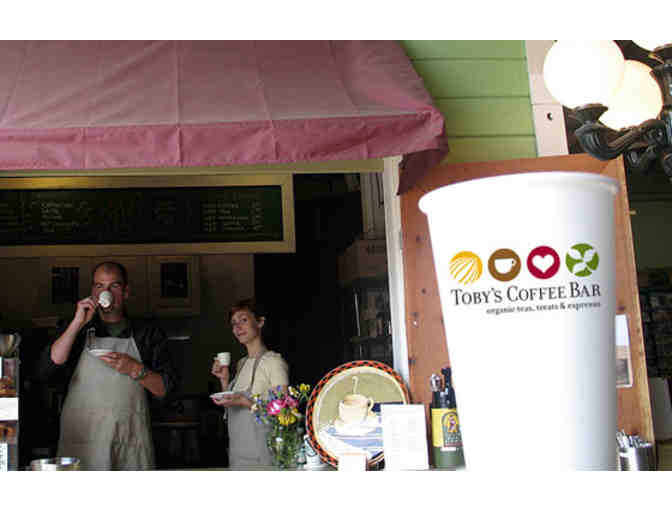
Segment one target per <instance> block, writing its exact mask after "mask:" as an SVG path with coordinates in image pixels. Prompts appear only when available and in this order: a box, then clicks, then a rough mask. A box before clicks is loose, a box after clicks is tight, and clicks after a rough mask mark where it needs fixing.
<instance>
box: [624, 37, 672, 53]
mask: <svg viewBox="0 0 672 510" xmlns="http://www.w3.org/2000/svg"><path fill="white" fill-rule="evenodd" d="M632 42H634V43H635V44H636V45H637V46H639V47H640V48H644V49H645V50H649V51H653V50H654V49H656V48H658V47H660V46H665V45H666V44H672V41H670V40H667V41H664V40H661V39H646V40H645V39H642V40H637V41H635V40H633V41H632Z"/></svg>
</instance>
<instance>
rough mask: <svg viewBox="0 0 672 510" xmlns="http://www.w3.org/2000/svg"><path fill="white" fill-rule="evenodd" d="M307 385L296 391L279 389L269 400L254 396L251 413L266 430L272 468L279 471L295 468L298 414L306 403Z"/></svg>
mask: <svg viewBox="0 0 672 510" xmlns="http://www.w3.org/2000/svg"><path fill="white" fill-rule="evenodd" d="M309 391H310V386H309V385H308V384H300V385H299V386H298V389H297V388H295V387H294V386H289V387H288V389H287V392H283V391H281V389H280V387H279V386H278V387H277V388H275V389H271V390H268V399H267V400H264V399H262V398H261V395H259V394H257V395H253V397H252V399H253V400H254V404H253V405H252V409H251V411H252V412H253V413H254V415H255V417H256V420H257V422H258V423H263V424H265V425H267V426H269V431H268V436H267V437H266V444H267V445H268V448H269V450H270V451H271V457H272V459H273V464H274V465H275V466H278V467H279V468H281V469H288V468H292V467H295V466H296V464H297V457H298V454H299V451H300V449H301V445H302V443H303V437H302V434H303V414H301V412H300V411H299V407H300V406H301V404H302V403H304V402H305V401H306V400H308V392H309Z"/></svg>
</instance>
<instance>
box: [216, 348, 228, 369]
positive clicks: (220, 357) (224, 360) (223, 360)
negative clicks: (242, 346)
mask: <svg viewBox="0 0 672 510" xmlns="http://www.w3.org/2000/svg"><path fill="white" fill-rule="evenodd" d="M217 361H219V364H220V365H223V366H226V367H228V366H229V365H230V364H231V353H230V352H218V353H217Z"/></svg>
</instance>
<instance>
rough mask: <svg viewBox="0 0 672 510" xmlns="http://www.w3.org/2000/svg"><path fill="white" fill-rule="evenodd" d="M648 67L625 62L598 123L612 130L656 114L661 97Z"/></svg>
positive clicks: (628, 125)
mask: <svg viewBox="0 0 672 510" xmlns="http://www.w3.org/2000/svg"><path fill="white" fill-rule="evenodd" d="M650 73H651V68H650V67H649V66H647V65H645V64H642V63H641V62H637V61H636V60H626V61H625V72H624V73H623V81H622V82H621V86H620V87H619V89H618V90H617V91H616V93H615V94H614V97H613V98H612V99H611V101H609V102H607V104H606V106H608V107H609V109H608V110H607V111H606V112H604V113H603V114H602V116H601V117H600V122H602V123H603V124H605V125H607V126H609V127H610V128H612V129H621V128H625V127H630V126H636V125H638V124H640V123H642V122H644V121H645V120H648V119H653V118H656V117H657V116H658V114H659V113H660V110H661V108H662V107H663V96H662V94H661V91H660V87H659V86H658V82H657V81H656V80H655V78H653V76H651V74H650Z"/></svg>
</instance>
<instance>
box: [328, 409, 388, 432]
mask: <svg viewBox="0 0 672 510" xmlns="http://www.w3.org/2000/svg"><path fill="white" fill-rule="evenodd" d="M377 426H378V416H377V415H376V414H375V413H369V415H368V416H367V417H366V419H365V420H364V421H363V422H360V423H346V422H344V421H343V420H341V419H340V418H336V419H335V420H334V428H335V429H336V432H338V433H339V434H342V435H344V436H363V435H366V434H368V433H369V432H371V431H372V430H373V429H375V428H376V427H377Z"/></svg>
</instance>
